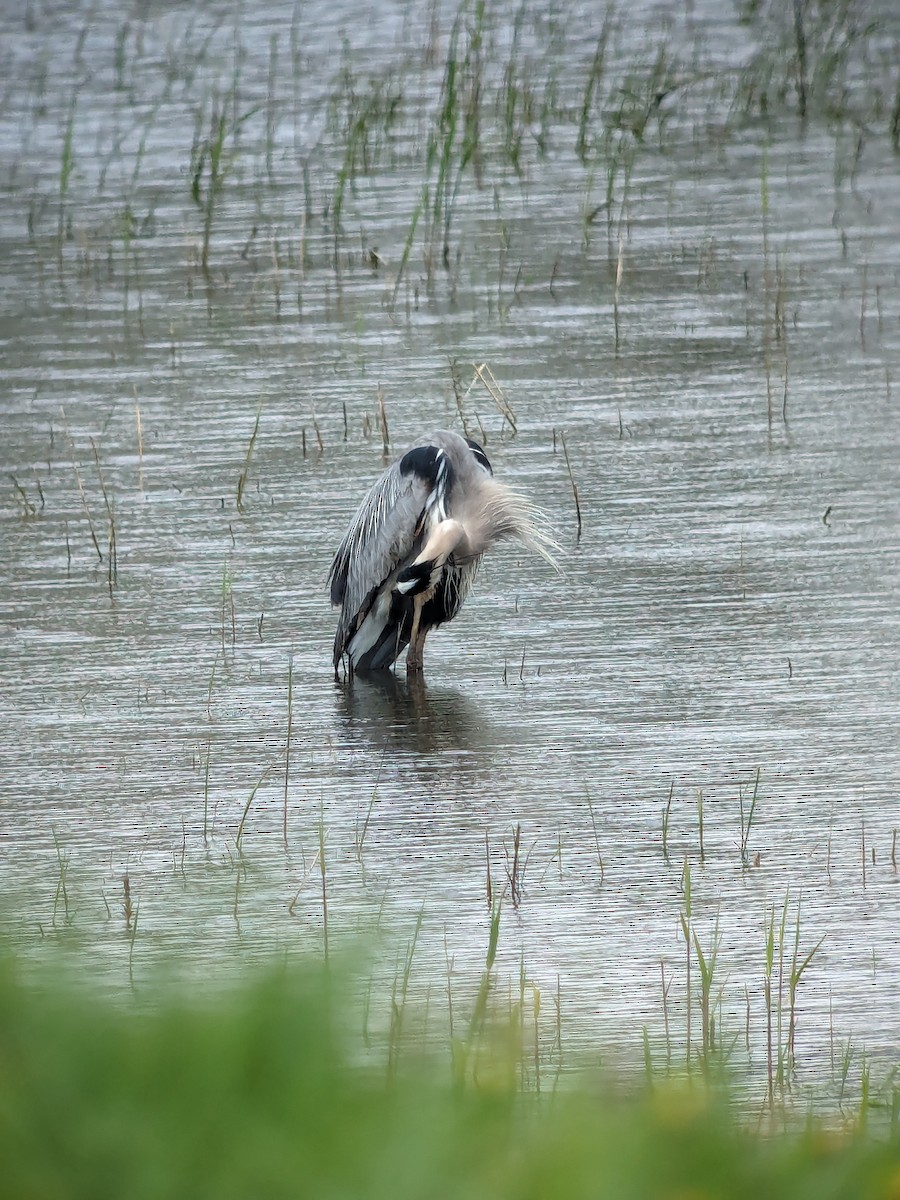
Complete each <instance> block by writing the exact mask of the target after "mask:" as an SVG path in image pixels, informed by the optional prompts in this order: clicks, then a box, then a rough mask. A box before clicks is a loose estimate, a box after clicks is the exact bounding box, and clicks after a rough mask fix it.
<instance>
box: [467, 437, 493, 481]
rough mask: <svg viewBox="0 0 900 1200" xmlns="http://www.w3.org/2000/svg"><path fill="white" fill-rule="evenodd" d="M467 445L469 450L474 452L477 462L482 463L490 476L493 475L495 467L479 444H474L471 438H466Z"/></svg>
mask: <svg viewBox="0 0 900 1200" xmlns="http://www.w3.org/2000/svg"><path fill="white" fill-rule="evenodd" d="M466 444H467V445H468V447H469V449H470V450H471V451H472V455H473V457H474V459H475V461H476V462H478V463H480V464H481V465H482V466H483V467H484V469H485V470H486V471H487V473H488V475H493V473H494V470H493V467H492V466H491V460H490V459H489V458H488V456H487V455H486V454H485V452H484V450H482V448H481V446H479V445H478V443H477V442H473V441H472V439H471V438H466Z"/></svg>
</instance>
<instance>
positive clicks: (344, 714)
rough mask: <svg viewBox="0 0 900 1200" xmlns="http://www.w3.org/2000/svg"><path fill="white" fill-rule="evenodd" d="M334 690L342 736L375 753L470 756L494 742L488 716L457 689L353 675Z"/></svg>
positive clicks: (389, 676)
mask: <svg viewBox="0 0 900 1200" xmlns="http://www.w3.org/2000/svg"><path fill="white" fill-rule="evenodd" d="M335 691H336V698H337V704H336V707H337V713H338V717H339V719H340V721H341V723H342V725H343V729H344V737H345V738H346V739H347V740H350V741H353V742H358V741H359V740H360V739H362V740H364V741H365V742H367V743H368V744H369V745H370V746H371V747H372V748H373V749H374V750H376V751H378V752H379V753H385V752H389V753H391V754H400V755H408V754H416V755H436V754H437V755H454V754H465V755H472V754H475V753H476V751H477V750H478V749H479V747H481V748H483V747H485V746H490V745H491V744H492V741H493V739H492V737H491V722H490V718H489V717H488V716H487V715H486V714H485V713H484V711H483V710H482V708H481V706H479V705H478V704H476V703H475V702H474V701H472V700H470V699H469V698H468V697H467V696H466V695H464V694H463V693H462V692H461V691H458V690H457V689H455V688H449V687H435V686H433V685H431V684H429V683H427V682H426V681H425V679H423V678H419V679H414V680H411V679H406V678H402V677H401V676H399V675H396V674H395V673H394V672H393V671H382V672H378V673H377V674H372V675H357V676H356V677H355V678H354V679H353V680H352V681H348V682H347V683H340V684H337V685H336V688H335Z"/></svg>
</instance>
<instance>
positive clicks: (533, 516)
mask: <svg viewBox="0 0 900 1200" xmlns="http://www.w3.org/2000/svg"><path fill="white" fill-rule="evenodd" d="M453 516H454V518H455V519H456V520H457V521H459V522H460V524H461V525H462V526H463V527H464V528H465V531H466V543H467V545H466V547H465V549H463V548H462V547H460V548H459V549H458V550H457V551H456V553H455V555H454V557H455V558H456V560H457V561H458V562H464V561H466V560H467V559H472V558H477V557H479V556H480V555H482V554H484V552H485V551H486V550H489V549H490V548H491V546H494V545H496V544H497V543H498V542H507V541H517V542H521V543H522V544H523V545H524V546H526V547H527V548H528V549H529V550H532V551H533V552H534V553H535V554H539V555H540V556H541V558H543V559H545V560H546V561H547V562H548V563H550V565H551V566H552V567H556V560H555V558H554V556H553V552H554V551H555V550H559V547H558V546H557V544H556V542H555V541H554V540H553V538H552V537H551V536H550V535H549V533H548V532H547V529H546V519H545V517H544V515H543V513H542V512H541V510H540V509H539V508H536V507H535V506H534V505H533V504H530V503H529V502H528V501H527V500H526V499H525V497H524V496H520V495H518V493H516V492H514V491H512V489H510V488H508V487H506V486H505V485H504V484H502V483H498V482H497V481H496V480H495V479H485V480H483V481H482V482H481V483H480V485H479V486H478V487H477V488H473V489H472V490H471V491H470V492H469V493H467V494H466V495H465V496H464V497H462V498H461V499H460V501H458V502H456V503H454V504H453Z"/></svg>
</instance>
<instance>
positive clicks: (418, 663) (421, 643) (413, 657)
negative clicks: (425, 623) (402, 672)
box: [406, 595, 428, 675]
mask: <svg viewBox="0 0 900 1200" xmlns="http://www.w3.org/2000/svg"><path fill="white" fill-rule="evenodd" d="M413 604H414V607H413V623H412V633H411V634H410V638H409V650H408V651H407V652H406V673H407V675H419V674H421V671H422V656H423V653H424V650H425V635H426V634H427V632H428V630H427V629H423V628H422V624H421V622H422V596H421V595H419V596H416V597H415V600H414V601H413Z"/></svg>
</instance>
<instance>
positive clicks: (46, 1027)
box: [0, 959, 900, 1200]
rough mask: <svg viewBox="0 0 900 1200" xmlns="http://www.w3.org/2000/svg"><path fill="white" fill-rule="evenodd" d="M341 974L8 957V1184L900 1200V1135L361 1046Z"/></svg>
mask: <svg viewBox="0 0 900 1200" xmlns="http://www.w3.org/2000/svg"><path fill="white" fill-rule="evenodd" d="M342 991H343V987H342V984H341V982H340V976H334V975H332V976H331V977H328V976H326V975H324V974H321V973H317V972H307V973H296V972H293V971H288V972H278V973H275V972H272V973H269V974H268V975H266V976H265V977H263V978H257V979H255V980H253V981H252V982H247V983H246V984H245V985H244V986H243V987H242V988H241V989H239V990H237V991H232V992H230V993H228V994H221V993H219V994H216V995H214V996H206V997H198V996H196V995H195V996H193V997H191V998H188V997H186V996H185V995H184V994H183V993H178V994H176V993H174V992H168V993H167V992H162V993H161V994H160V995H159V996H158V997H156V998H155V1000H154V1003H153V1004H152V1005H147V1006H142V1007H141V1008H137V1007H135V1005H134V1003H133V1002H132V1001H131V999H130V998H128V999H126V1000H125V1001H124V1002H122V1003H116V1002H115V1001H114V1000H112V999H109V998H105V997H103V998H100V997H97V996H96V995H89V994H86V992H85V989H84V987H82V986H77V987H76V986H73V984H72V983H71V982H69V983H67V982H65V981H64V980H63V979H62V978H58V977H55V976H52V977H50V976H45V977H43V978H42V981H41V982H40V984H37V985H36V984H34V983H33V982H32V983H29V984H27V985H26V984H25V983H23V982H22V981H21V979H20V978H19V977H18V976H17V973H16V969H15V966H14V964H12V963H11V962H10V961H9V960H2V959H0V1196H2V1197H4V1198H5V1197H15V1198H17V1200H31V1198H38V1197H40V1198H42V1200H43V1198H48V1200H49V1198H51V1197H53V1198H55V1197H85V1198H90V1200H102V1198H103V1197H107V1196H109V1197H117V1198H120V1197H127V1198H129V1200H137V1198H141V1197H148V1198H149V1197H153V1198H154V1200H159V1198H162V1197H186V1198H187V1197H189V1198H191V1200H202V1198H203V1197H215V1198H216V1200H228V1198H229V1197H241V1198H250V1197H253V1198H255V1197H281V1196H297V1197H306V1196H309V1197H316V1198H317V1200H321V1198H329V1197H390V1198H391V1200H399V1198H402V1197H417V1198H419V1197H431V1196H433V1197H455V1196H460V1197H466V1198H467V1200H476V1198H479V1197H485V1198H487V1197H490V1198H491V1200H502V1198H503V1197H538V1196H548V1197H550V1196H552V1197H554V1198H561V1200H565V1198H566V1197H576V1196H577V1197H581V1196H584V1197H610V1198H613V1197H614V1198H615V1200H628V1198H630V1197H635V1198H638V1197H671V1198H673V1200H674V1198H676V1197H678V1198H681V1200H687V1198H688V1197H692V1198H695V1200H699V1198H701V1197H731V1196H735V1197H744V1196H746V1197H753V1198H758V1197H767V1198H772V1197H791V1200H798V1198H803V1197H809V1198H810V1200H812V1198H815V1200H824V1198H828V1197H848V1198H851V1197H852V1198H853V1200H862V1198H865V1197H884V1198H888V1197H892V1198H893V1197H897V1198H898V1200H900V1140H898V1139H897V1137H896V1134H895V1135H894V1136H893V1137H888V1136H884V1137H876V1136H875V1135H873V1134H872V1133H868V1132H866V1131H865V1130H864V1129H861V1128H858V1127H857V1128H852V1129H841V1130H840V1131H838V1130H835V1129H834V1128H833V1127H832V1128H830V1129H829V1128H827V1127H826V1126H825V1125H824V1124H819V1123H818V1122H816V1121H812V1120H810V1121H809V1122H808V1123H807V1124H806V1125H805V1126H804V1128H803V1129H802V1130H798V1131H796V1132H793V1133H783V1132H782V1133H778V1134H772V1133H771V1132H769V1133H764V1132H760V1131H759V1129H758V1123H757V1121H756V1120H755V1118H754V1116H753V1115H752V1114H748V1113H743V1114H741V1113H740V1112H738V1113H737V1114H736V1115H735V1113H734V1112H733V1111H732V1106H731V1105H730V1104H729V1102H728V1100H727V1098H726V1097H724V1096H723V1095H721V1094H719V1093H712V1092H708V1091H706V1090H705V1089H704V1088H703V1087H701V1086H698V1085H696V1084H695V1085H693V1086H691V1087H688V1086H687V1085H683V1084H671V1085H670V1084H667V1085H666V1086H665V1087H662V1088H661V1087H655V1088H653V1089H652V1090H648V1091H643V1092H642V1091H640V1090H634V1089H633V1090H632V1091H631V1092H630V1093H628V1094H621V1093H619V1092H617V1091H616V1090H615V1089H613V1088H611V1087H610V1086H608V1085H601V1084H599V1083H597V1082H591V1081H588V1080H583V1081H582V1082H580V1083H577V1082H571V1083H570V1082H566V1083H565V1085H564V1086H560V1088H559V1089H558V1090H557V1092H556V1094H555V1095H553V1096H551V1095H550V1094H546V1093H545V1094H544V1095H542V1096H535V1095H523V1094H522V1093H521V1092H517V1090H516V1086H515V1071H514V1069H512V1070H507V1069H505V1066H504V1062H503V1051H502V1044H503V1042H502V1039H500V1041H499V1043H498V1046H497V1051H496V1054H495V1055H494V1056H493V1057H492V1056H490V1055H488V1056H486V1057H483V1058H482V1059H481V1066H480V1067H479V1068H477V1069H476V1070H475V1071H474V1074H473V1077H472V1078H469V1079H467V1081H466V1082H465V1083H464V1084H461V1083H459V1082H457V1083H456V1084H454V1083H453V1082H452V1081H451V1079H450V1077H449V1072H446V1071H445V1070H444V1068H443V1067H442V1066H441V1065H439V1064H436V1063H434V1062H433V1061H432V1062H430V1063H428V1062H423V1061H421V1060H419V1061H418V1062H416V1063H415V1064H411V1065H409V1066H408V1067H407V1068H406V1069H405V1070H403V1071H401V1072H399V1073H398V1072H396V1071H394V1072H391V1073H390V1074H389V1072H388V1071H387V1069H386V1068H379V1067H373V1066H372V1065H371V1064H369V1065H364V1064H363V1063H361V1062H360V1061H359V1055H358V1054H357V1053H356V1052H355V1051H354V1049H353V1039H352V1038H351V1037H350V1036H349V1034H348V1033H347V1031H346V1029H345V1028H344V1027H343V1026H344V1024H346V1022H345V1023H342V1020H341V1014H342V1013H346V1006H345V1005H344V1004H343V1003H342V1002H341V999H340V996H341V993H342Z"/></svg>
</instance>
